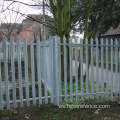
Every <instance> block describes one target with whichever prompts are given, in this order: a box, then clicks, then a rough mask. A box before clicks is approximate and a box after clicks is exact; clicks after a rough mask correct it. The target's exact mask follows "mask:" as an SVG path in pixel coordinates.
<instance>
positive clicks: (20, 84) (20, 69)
mask: <svg viewBox="0 0 120 120" xmlns="http://www.w3.org/2000/svg"><path fill="white" fill-rule="evenodd" d="M17 48H18V77H19V95H20V106H21V107H23V89H22V68H21V53H20V37H19V36H18V37H17Z"/></svg>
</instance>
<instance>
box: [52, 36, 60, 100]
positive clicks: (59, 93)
mask: <svg viewBox="0 0 120 120" xmlns="http://www.w3.org/2000/svg"><path fill="white" fill-rule="evenodd" d="M58 39H59V40H58V42H59V43H58V44H59V50H58V52H59V54H58V60H59V71H60V72H59V78H60V79H59V92H60V93H59V94H60V101H62V97H61V95H62V81H61V45H60V43H61V41H60V38H58ZM52 53H53V52H52Z"/></svg>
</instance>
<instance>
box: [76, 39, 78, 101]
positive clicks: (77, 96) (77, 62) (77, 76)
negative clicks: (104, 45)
mask: <svg viewBox="0 0 120 120" xmlns="http://www.w3.org/2000/svg"><path fill="white" fill-rule="evenodd" d="M77 52H78V48H77V39H75V89H76V97H75V98H76V100H78V57H77Z"/></svg>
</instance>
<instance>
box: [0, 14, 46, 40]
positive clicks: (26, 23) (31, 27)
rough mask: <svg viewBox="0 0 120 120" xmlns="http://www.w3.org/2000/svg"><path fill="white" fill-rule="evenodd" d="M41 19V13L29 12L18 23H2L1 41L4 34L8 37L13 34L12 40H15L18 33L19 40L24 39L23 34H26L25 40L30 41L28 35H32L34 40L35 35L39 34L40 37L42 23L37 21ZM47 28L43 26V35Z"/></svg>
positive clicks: (0, 27)
mask: <svg viewBox="0 0 120 120" xmlns="http://www.w3.org/2000/svg"><path fill="white" fill-rule="evenodd" d="M42 20H43V16H42V15H33V14H30V15H28V16H27V18H26V19H24V20H23V21H22V23H21V24H19V23H3V24H1V26H0V41H2V37H3V36H4V35H5V36H6V37H7V38H9V36H10V35H12V36H13V38H14V41H15V42H16V39H17V36H18V35H19V36H20V38H21V42H23V41H24V37H25V35H26V36H27V42H30V36H31V35H33V37H34V40H35V39H36V36H37V35H39V36H40V38H41V39H42V36H43V25H42V24H40V23H39V21H42ZM47 33H48V30H47V28H46V27H45V35H47Z"/></svg>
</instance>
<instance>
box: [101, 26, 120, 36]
mask: <svg viewBox="0 0 120 120" xmlns="http://www.w3.org/2000/svg"><path fill="white" fill-rule="evenodd" d="M110 35H120V25H119V27H118V28H116V29H114V28H112V27H111V28H110V29H109V30H108V31H107V32H106V33H104V34H102V35H101V36H110Z"/></svg>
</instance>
